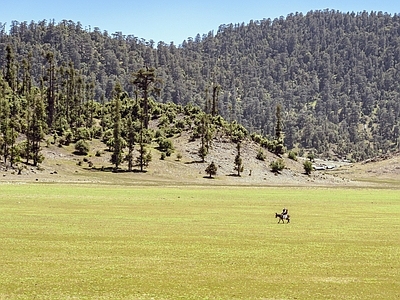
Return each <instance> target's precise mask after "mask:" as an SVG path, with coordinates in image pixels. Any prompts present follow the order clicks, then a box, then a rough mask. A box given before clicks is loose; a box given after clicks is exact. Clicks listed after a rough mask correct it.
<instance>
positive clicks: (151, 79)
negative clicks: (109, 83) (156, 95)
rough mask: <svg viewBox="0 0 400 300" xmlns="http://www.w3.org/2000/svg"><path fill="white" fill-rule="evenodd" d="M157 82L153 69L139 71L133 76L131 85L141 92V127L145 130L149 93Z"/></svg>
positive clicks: (147, 122) (147, 123)
mask: <svg viewBox="0 0 400 300" xmlns="http://www.w3.org/2000/svg"><path fill="white" fill-rule="evenodd" d="M156 82H157V79H156V74H155V69H154V68H148V67H146V69H140V70H139V71H138V72H136V73H135V74H134V80H133V84H134V85H135V86H136V87H137V88H138V89H139V90H140V91H141V93H142V96H143V99H142V118H143V126H144V128H145V129H148V127H149V93H150V92H151V91H152V90H157V89H156V88H155V86H154V85H155V83H156Z"/></svg>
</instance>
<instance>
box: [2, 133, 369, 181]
mask: <svg viewBox="0 0 400 300" xmlns="http://www.w3.org/2000/svg"><path fill="white" fill-rule="evenodd" d="M173 143H174V147H175V152H174V153H173V154H172V155H171V156H170V157H166V158H165V159H164V160H162V159H160V157H161V152H159V151H158V150H157V149H156V144H153V145H152V149H151V151H152V157H153V158H152V161H151V162H150V164H149V166H148V168H147V169H146V170H145V171H146V172H144V173H141V172H139V171H138V167H136V169H135V170H134V172H127V167H126V165H122V167H121V170H120V171H119V172H118V173H115V172H112V165H111V163H110V162H109V161H110V157H111V152H108V151H106V149H105V145H104V144H103V143H102V142H100V141H99V140H93V141H91V151H90V153H89V154H88V155H87V156H80V155H76V154H74V153H73V152H74V145H72V144H71V145H70V146H63V147H59V146H57V145H52V144H51V145H49V146H48V147H46V146H44V147H43V150H42V154H43V155H44V157H45V160H44V161H43V163H42V164H41V165H40V168H36V167H33V166H25V167H24V169H23V170H22V172H21V174H20V175H18V171H17V170H15V169H8V170H6V169H5V168H4V166H3V167H0V181H1V182H2V183H7V182H14V183H15V182H42V183H43V182H45V183H51V182H54V183H56V182H57V183H93V184H120V185H205V186H207V185H225V186H234V185H235V186H237V185H243V186H248V185H251V186H307V185H310V186H314V185H329V186H331V185H336V186H342V185H346V186H352V185H363V184H362V183H359V182H356V181H354V180H352V179H351V176H346V175H348V174H346V172H345V169H344V170H343V171H344V172H343V174H341V175H338V174H336V173H335V172H338V171H339V170H341V169H342V168H343V167H342V166H340V164H339V163H337V162H333V164H335V166H336V168H335V169H336V170H335V171H324V172H317V171H316V172H313V173H312V174H311V175H310V176H307V175H305V174H304V170H303V165H302V163H303V159H301V158H299V159H298V161H294V160H291V159H288V158H287V157H286V156H284V157H283V159H284V160H285V164H286V168H285V169H284V170H282V171H281V173H280V174H275V173H273V172H271V170H270V167H269V164H270V162H272V161H274V160H276V159H278V157H277V156H276V155H274V154H272V153H270V152H268V151H266V150H265V151H264V153H265V156H266V159H265V161H260V160H258V159H256V155H257V151H258V149H259V145H257V144H256V143H255V142H253V141H251V140H248V139H246V140H245V141H244V142H243V143H242V150H241V153H242V158H243V164H244V171H243V173H242V174H241V176H240V177H238V176H237V175H236V171H234V159H235V156H236V145H235V144H234V143H231V142H230V141H229V140H227V139H225V138H223V137H217V138H214V140H213V143H212V148H211V149H210V152H209V154H208V155H207V156H206V161H205V163H202V162H201V161H200V158H199V157H198V155H197V151H198V149H199V147H200V142H199V141H198V140H196V141H190V134H189V133H188V132H183V133H182V134H181V135H179V136H175V137H174V138H173ZM98 150H99V151H100V152H101V153H102V154H101V156H99V157H98V156H95V153H96V152H97V151H98ZM177 153H181V155H182V158H181V159H180V160H178V159H177ZM211 162H214V163H215V164H216V165H217V166H218V170H217V174H216V175H215V176H213V178H212V179H210V178H208V175H207V174H206V172H205V169H206V167H207V166H208V164H210V163H211Z"/></svg>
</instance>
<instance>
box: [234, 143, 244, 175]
mask: <svg viewBox="0 0 400 300" xmlns="http://www.w3.org/2000/svg"><path fill="white" fill-rule="evenodd" d="M240 148H241V142H238V143H237V144H236V149H237V154H236V157H235V171H237V176H240V173H241V172H243V169H244V166H243V162H242V157H241V154H240Z"/></svg>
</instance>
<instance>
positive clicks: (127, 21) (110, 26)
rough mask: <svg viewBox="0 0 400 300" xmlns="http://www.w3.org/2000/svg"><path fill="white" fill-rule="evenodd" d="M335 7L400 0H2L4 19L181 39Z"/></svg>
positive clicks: (392, 7) (371, 6) (389, 6)
mask: <svg viewBox="0 0 400 300" xmlns="http://www.w3.org/2000/svg"><path fill="white" fill-rule="evenodd" d="M324 9H334V10H338V11H340V12H345V13H347V12H356V13H357V12H362V11H364V10H365V11H367V12H371V11H377V12H379V11H382V12H386V13H389V14H391V15H393V14H395V13H397V14H400V1H398V0H357V1H356V0H347V1H346V0H336V1H333V0H331V1H325V0H283V1H278V0H230V1H228V0H213V1H211V0H197V1H193V0H186V1H185V0H177V1H168V0H147V1H146V0H140V1H139V0H131V1H129V0H108V1H104V0H96V1H94V0H67V1H54V0H36V1H32V0H18V1H10V0H0V23H2V24H4V23H6V30H7V31H8V30H9V29H10V24H11V21H18V22H23V21H27V22H28V23H30V22H31V21H32V20H33V21H35V22H38V21H42V20H52V19H54V20H55V22H56V23H58V22H60V21H62V20H72V21H73V22H75V23H76V22H78V21H79V22H80V23H81V24H82V27H83V28H86V29H88V30H89V29H91V30H93V29H94V28H95V27H98V28H99V29H100V30H101V31H107V32H108V33H109V34H112V33H114V32H122V33H123V34H124V35H134V36H136V37H138V38H143V39H145V40H147V41H150V40H153V41H154V42H155V43H158V42H160V41H162V42H165V43H167V44H169V43H170V42H174V44H175V45H180V44H181V43H182V42H183V41H184V40H185V39H187V38H189V37H192V38H195V37H196V35H197V34H198V33H199V34H200V36H202V35H203V34H207V33H208V32H209V31H212V30H213V31H214V32H215V33H216V32H217V30H218V27H219V26H220V25H222V24H230V23H232V24H237V23H243V22H244V23H245V24H248V23H249V21H250V20H254V21H255V20H262V19H267V18H271V19H272V20H273V19H275V18H279V17H281V16H283V17H286V16H287V15H288V14H290V13H296V12H302V13H307V12H309V11H311V10H324Z"/></svg>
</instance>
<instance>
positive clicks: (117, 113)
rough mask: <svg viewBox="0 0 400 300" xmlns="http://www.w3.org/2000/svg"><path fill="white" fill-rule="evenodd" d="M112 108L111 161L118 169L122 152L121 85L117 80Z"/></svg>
mask: <svg viewBox="0 0 400 300" xmlns="http://www.w3.org/2000/svg"><path fill="white" fill-rule="evenodd" d="M114 93H115V96H114V101H113V102H114V103H113V105H114V109H113V121H114V126H113V141H114V146H113V154H112V156H111V162H112V163H113V164H114V165H115V170H116V171H117V170H118V167H119V165H120V164H121V163H122V152H123V144H124V141H123V138H122V136H121V99H120V96H121V94H122V87H121V84H120V83H119V82H117V83H116V85H115V88H114Z"/></svg>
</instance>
